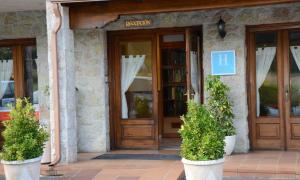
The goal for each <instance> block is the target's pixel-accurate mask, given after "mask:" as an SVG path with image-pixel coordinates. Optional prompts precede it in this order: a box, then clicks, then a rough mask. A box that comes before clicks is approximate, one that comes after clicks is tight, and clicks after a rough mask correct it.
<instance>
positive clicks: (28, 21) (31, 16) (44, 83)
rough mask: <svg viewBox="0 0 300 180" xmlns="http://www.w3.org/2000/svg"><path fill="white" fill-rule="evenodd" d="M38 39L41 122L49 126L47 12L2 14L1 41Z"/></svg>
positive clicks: (0, 23)
mask: <svg viewBox="0 0 300 180" xmlns="http://www.w3.org/2000/svg"><path fill="white" fill-rule="evenodd" d="M19 38H36V43H37V55H38V59H37V66H38V84H39V104H40V121H41V123H42V124H45V125H47V126H48V125H49V93H48V88H49V87H48V81H49V76H48V69H49V68H48V61H47V31H46V13H45V11H24V12H12V13H0V40H2V39H19Z"/></svg>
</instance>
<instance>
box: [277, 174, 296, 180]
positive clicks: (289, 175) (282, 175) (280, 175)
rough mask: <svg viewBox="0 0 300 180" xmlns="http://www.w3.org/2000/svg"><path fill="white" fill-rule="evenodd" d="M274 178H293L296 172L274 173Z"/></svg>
mask: <svg viewBox="0 0 300 180" xmlns="http://www.w3.org/2000/svg"><path fill="white" fill-rule="evenodd" d="M276 178H279V179H295V178H296V174H276Z"/></svg>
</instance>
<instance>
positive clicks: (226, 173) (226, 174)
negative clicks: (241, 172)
mask: <svg viewBox="0 0 300 180" xmlns="http://www.w3.org/2000/svg"><path fill="white" fill-rule="evenodd" d="M237 174H238V173H237V172H230V171H224V176H225V177H235V176H237Z"/></svg>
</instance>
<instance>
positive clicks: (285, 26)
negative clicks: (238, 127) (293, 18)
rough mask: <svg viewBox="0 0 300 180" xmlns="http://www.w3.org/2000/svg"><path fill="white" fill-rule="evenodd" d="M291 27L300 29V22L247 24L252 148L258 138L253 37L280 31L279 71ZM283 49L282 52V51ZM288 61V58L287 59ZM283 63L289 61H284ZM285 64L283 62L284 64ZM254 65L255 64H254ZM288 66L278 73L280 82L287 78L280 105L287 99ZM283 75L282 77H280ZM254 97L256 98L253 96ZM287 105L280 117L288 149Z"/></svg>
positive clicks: (248, 94)
mask: <svg viewBox="0 0 300 180" xmlns="http://www.w3.org/2000/svg"><path fill="white" fill-rule="evenodd" d="M291 29H300V22H291V23H274V24H262V25H248V26H246V46H247V58H246V66H247V67H246V87H247V91H246V92H247V101H248V103H247V104H248V118H247V119H248V128H249V140H250V149H251V150H255V148H254V146H255V145H254V141H255V138H256V134H255V130H254V128H255V122H254V121H253V120H254V119H253V118H254V117H253V115H255V114H256V98H255V97H256V89H255V88H256V86H251V84H256V77H254V76H251V74H253V71H255V69H253V63H254V62H252V61H251V59H253V58H254V57H253V56H255V55H254V54H253V53H252V52H251V50H253V47H254V46H255V45H254V41H252V39H253V38H254V37H253V33H254V32H266V31H277V32H278V33H279V35H278V36H277V37H279V38H280V39H277V41H278V42H277V44H278V45H279V46H278V48H280V50H279V51H280V53H279V55H278V54H277V71H278V64H281V63H280V62H278V59H279V58H281V59H285V58H287V57H289V56H287V53H288V52H287V51H286V50H285V48H284V46H285V45H286V42H285V41H286V40H284V38H286V37H285V36H286V35H285V33H283V32H284V31H286V30H291ZM279 41H280V42H279ZM281 51H282V52H281ZM285 61H286V60H285ZM282 63H287V62H282ZM282 65H283V64H282ZM254 67H256V66H255V64H254ZM285 67H286V68H280V69H281V70H282V72H279V71H278V73H277V75H278V77H277V78H278V82H280V79H279V78H285V79H281V82H283V84H282V85H280V84H278V88H279V89H278V90H279V92H278V96H280V97H279V99H278V100H279V102H278V104H279V106H283V105H285V103H284V102H282V101H285V100H284V99H283V97H284V93H285V92H284V91H285V90H284V87H282V86H284V85H285V82H286V81H287V80H286V78H288V79H289V77H287V76H285V77H284V76H283V75H284V73H287V72H286V71H287V68H288V67H287V66H286V64H285ZM251 68H252V69H251ZM280 76H281V77H280ZM253 97H254V98H253ZM284 108H285V107H281V109H282V113H281V114H280V118H281V124H282V126H281V132H282V133H283V135H282V136H284V137H283V141H284V142H283V146H284V147H283V149H284V150H286V147H287V137H286V136H287V135H286V126H287V122H286V121H285V119H286V118H287V115H286V111H285V110H283V109H284Z"/></svg>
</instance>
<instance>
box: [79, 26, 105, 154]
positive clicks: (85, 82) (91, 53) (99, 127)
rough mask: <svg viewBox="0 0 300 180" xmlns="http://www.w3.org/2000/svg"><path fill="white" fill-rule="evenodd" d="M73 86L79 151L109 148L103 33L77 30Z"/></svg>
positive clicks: (96, 150)
mask: <svg viewBox="0 0 300 180" xmlns="http://www.w3.org/2000/svg"><path fill="white" fill-rule="evenodd" d="M74 39H75V61H76V62H75V69H76V75H75V79H76V80H75V83H76V88H77V104H78V105H77V123H78V126H77V127H78V129H77V136H78V151H79V152H106V151H107V150H108V149H109V143H108V142H109V123H108V121H109V118H108V110H109V109H108V86H107V84H106V78H107V77H106V74H107V72H106V64H107V63H106V56H105V54H106V48H105V47H106V40H105V32H104V31H102V30H76V31H75V32H74Z"/></svg>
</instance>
